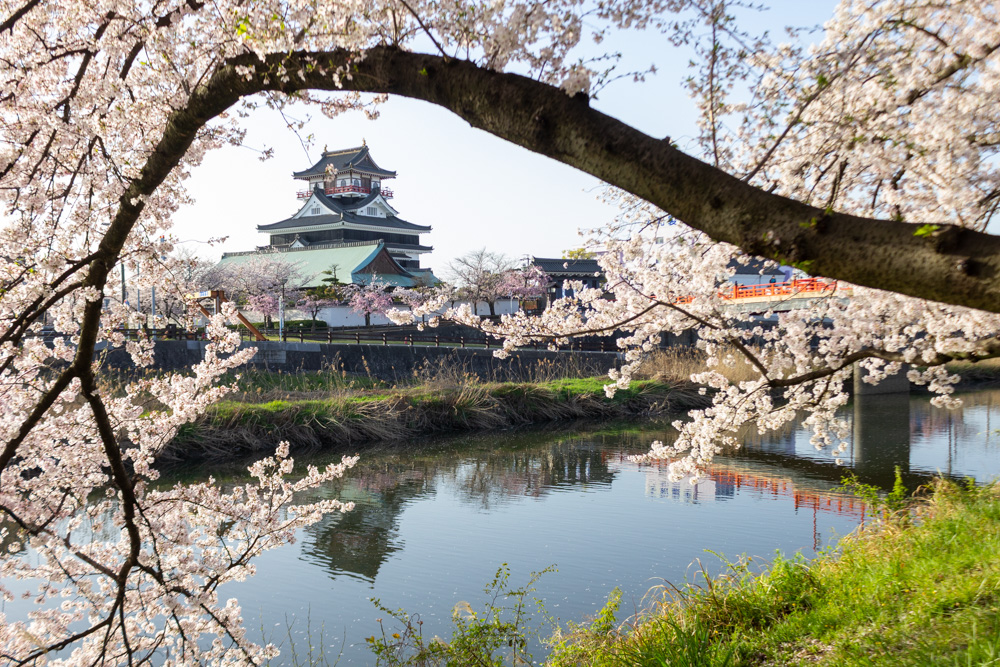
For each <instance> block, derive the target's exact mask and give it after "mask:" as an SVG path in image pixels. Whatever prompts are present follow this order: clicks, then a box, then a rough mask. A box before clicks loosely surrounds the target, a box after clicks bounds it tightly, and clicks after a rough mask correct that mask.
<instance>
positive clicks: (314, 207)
mask: <svg viewBox="0 0 1000 667" xmlns="http://www.w3.org/2000/svg"><path fill="white" fill-rule="evenodd" d="M310 213H311V214H312V215H319V206H313V207H312V211H310Z"/></svg>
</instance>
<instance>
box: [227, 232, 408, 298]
mask: <svg viewBox="0 0 1000 667" xmlns="http://www.w3.org/2000/svg"><path fill="white" fill-rule="evenodd" d="M255 257H267V258H268V259H276V260H278V261H281V262H287V263H289V264H294V265H295V267H296V269H298V272H299V274H300V275H301V276H303V278H304V284H303V285H302V286H303V287H317V286H319V285H323V284H324V283H323V278H326V277H327V276H326V275H324V274H323V272H324V271H328V270H330V268H331V267H333V266H336V267H337V277H338V278H339V279H340V282H342V283H354V284H356V285H360V284H366V283H369V282H371V281H372V277H373V276H377V277H378V280H380V281H381V282H383V283H386V284H387V285H395V286H399V287H413V286H414V285H417V284H418V283H419V282H421V278H418V277H417V276H414V275H413V274H412V273H410V272H409V271H407V270H406V269H404V268H403V267H401V266H400V265H399V264H398V263H396V260H395V259H393V258H392V256H391V255H390V254H389V252H388V250H387V249H386V246H385V243H383V242H382V241H359V242H353V243H340V244H323V245H320V246H308V247H305V248H286V249H277V248H273V249H270V250H266V251H256V252H254V251H251V252H233V253H225V254H224V255H223V256H222V260H221V262H220V264H244V263H247V262H250V261H252V260H253V259H254V258H255Z"/></svg>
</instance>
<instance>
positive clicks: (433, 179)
mask: <svg viewBox="0 0 1000 667" xmlns="http://www.w3.org/2000/svg"><path fill="white" fill-rule="evenodd" d="M833 4H834V3H833V2H832V0H810V1H809V2H801V1H794V0H778V1H777V2H775V3H773V4H772V7H773V9H772V10H771V11H770V12H769V13H768V14H766V15H764V16H761V17H759V18H754V19H753V22H754V25H752V26H750V27H754V28H756V27H760V26H767V27H770V28H772V31H774V30H776V29H780V27H781V26H784V25H788V24H791V25H813V24H817V23H820V22H822V21H823V20H824V19H825V18H827V17H828V16H829V15H830V12H831V11H832V7H833ZM602 46H603V48H604V49H606V50H608V51H620V52H621V53H622V54H623V60H622V64H621V66H620V69H621V71H630V70H636V69H645V68H647V67H648V66H649V65H650V64H653V63H655V64H656V67H657V69H658V73H657V74H655V75H653V76H651V77H649V78H647V80H646V81H645V82H643V83H635V82H633V81H631V79H627V80H621V81H617V82H614V83H612V84H611V85H610V86H609V87H608V88H606V89H604V90H603V91H601V93H600V94H599V97H598V99H597V100H595V101H593V102H592V106H593V107H595V108H597V109H599V110H601V111H603V112H604V113H607V114H609V115H611V116H614V117H616V118H618V119H620V120H622V121H624V122H626V123H629V124H630V125H632V126H634V127H636V128H638V129H640V130H642V131H643V132H646V133H647V134H650V135H651V136H658V137H663V136H670V137H671V138H672V139H673V140H674V141H677V142H678V143H679V144H680V145H681V147H682V148H683V147H685V144H686V143H688V142H689V141H690V140H691V138H692V137H693V135H694V134H695V121H696V110H695V108H694V105H693V103H692V101H691V100H690V99H689V98H688V97H687V94H686V92H685V90H684V88H683V85H682V81H683V79H684V77H685V76H686V75H687V74H688V72H689V70H688V67H687V63H688V61H689V59H690V57H691V55H690V53H688V52H686V51H683V50H678V49H675V48H673V47H671V46H670V45H669V44H668V43H667V42H666V40H665V39H664V38H663V37H661V36H659V35H656V34H652V33H636V32H634V31H630V32H624V31H623V32H619V33H617V34H614V35H611V36H610V38H609V39H607V40H605V42H604V44H603V45H602ZM295 113H297V114H298V115H300V116H302V117H305V116H307V115H308V116H310V117H311V118H312V120H311V121H310V122H309V124H308V125H307V128H306V131H305V132H306V133H311V134H313V135H315V137H316V141H315V143H314V145H313V147H312V148H311V149H310V151H309V153H308V154H307V153H306V152H305V151H304V150H303V148H302V146H301V145H300V142H299V140H298V138H297V137H296V136H295V135H294V134H293V133H292V132H291V131H290V130H288V129H287V128H286V127H285V125H284V122H283V121H282V119H281V117H280V115H279V114H277V113H276V112H274V111H267V110H261V111H258V112H256V113H255V114H254V115H253V116H251V118H249V119H248V123H247V125H246V127H247V130H248V132H247V136H246V141H245V143H246V144H247V145H248V146H252V147H262V146H267V147H271V148H273V149H274V157H273V158H272V159H270V160H267V161H265V162H261V161H260V160H258V159H257V154H256V153H255V152H254V151H253V150H250V149H248V148H235V147H233V148H225V149H221V150H218V151H215V152H213V153H210V154H209V155H208V156H207V157H206V158H205V160H204V162H203V164H202V165H201V166H199V167H198V168H197V169H195V170H194V171H193V173H192V176H191V178H190V179H189V181H188V188H189V191H190V193H191V194H192V195H193V197H194V198H195V203H194V204H193V205H191V206H188V207H185V208H183V209H181V210H180V211H179V212H178V214H177V215H176V216H175V227H174V234H175V236H176V237H177V238H178V239H180V240H181V241H188V240H191V241H204V240H207V239H208V238H212V237H220V236H226V237H228V238H227V240H226V242H225V243H224V244H221V245H215V246H212V247H209V246H206V245H198V244H194V243H189V244H186V245H189V246H190V247H192V248H193V249H196V250H197V252H198V254H199V255H202V256H204V257H206V258H213V259H214V258H217V257H218V256H219V255H221V253H222V252H223V251H238V250H251V249H253V248H254V247H255V246H257V245H264V244H266V243H267V237H266V236H265V235H263V234H258V233H257V231H256V227H257V225H260V224H268V223H271V222H276V221H278V220H281V219H284V218H287V217H289V216H290V215H292V214H293V213H294V212H295V211H297V210H298V207H299V200H297V199H296V196H295V193H296V192H297V191H298V190H301V189H303V183H302V182H301V181H296V180H294V179H293V178H292V177H291V174H292V172H293V171H297V170H301V169H305V168H306V167H308V166H311V165H312V164H313V163H314V162H315V161H316V160H317V159H318V158H319V156H320V153H321V151H322V150H323V148H324V146H326V147H328V148H330V149H335V148H348V147H351V146H358V145H360V144H361V142H362V140H363V139H364V140H365V141H367V143H368V146H369V148H370V149H371V154H372V156H373V157H374V158H375V160H376V161H377V162H378V163H379V165H380V166H382V167H384V168H387V169H394V170H396V172H397V173H398V176H397V178H396V179H394V180H392V181H389V182H388V183H387V187H389V188H391V189H393V190H394V192H395V197H394V198H393V199H392V200H391V203H392V205H393V206H394V207H395V208H396V209H397V210H398V211H399V212H400V217H401V218H402V219H404V220H407V221H409V222H413V223H417V224H421V225H431V226H432V227H433V229H432V231H431V232H430V233H428V234H425V235H423V236H422V242H423V243H424V244H426V245H431V246H433V247H434V252H433V253H430V254H428V255H424V256H423V258H422V259H423V261H422V265H423V266H429V267H431V268H433V269H434V270H435V272H436V274H437V275H438V276H439V277H446V276H447V270H446V266H447V264H448V262H449V261H450V260H451V259H452V258H454V257H457V256H459V255H462V254H464V253H467V252H469V251H472V250H477V249H479V248H482V247H486V248H488V249H489V250H492V251H499V252H503V253H505V254H507V255H509V256H511V257H515V258H517V257H522V256H524V255H535V256H539V257H552V256H554V257H558V256H560V254H561V253H562V252H563V251H564V250H567V249H570V248H574V247H578V246H579V245H580V238H579V236H578V230H579V229H590V228H594V227H599V226H602V225H604V224H606V223H607V222H608V221H610V219H611V218H612V217H613V216H614V214H615V211H614V209H613V208H611V207H609V206H607V205H604V204H602V203H601V202H599V201H598V196H599V194H600V191H601V187H602V186H601V183H600V182H599V181H598V180H597V179H595V178H594V177H592V176H590V175H588V174H584V173H582V172H579V171H577V170H575V169H573V168H571V167H567V166H565V165H563V164H561V163H558V162H556V161H554V160H550V159H548V158H546V157H543V156H540V155H536V154H534V153H531V152H530V151H527V150H525V149H522V148H520V147H518V146H514V145H513V144H510V143H507V142H506V141H503V140H501V139H498V138H496V137H494V136H492V135H490V134H487V133H485V132H482V131H480V130H476V129H473V128H471V127H470V126H469V125H468V124H467V123H465V122H464V121H462V120H461V119H459V118H458V117H457V116H454V115H453V114H451V113H450V112H449V111H446V110H444V109H442V108H440V107H436V106H434V105H431V104H428V103H425V102H418V101H414V100H409V99H405V98H400V97H395V98H391V99H390V100H389V101H388V102H387V103H386V104H384V105H383V106H382V107H381V117H380V118H379V119H378V120H375V121H369V120H367V119H366V118H365V117H364V115H363V114H360V113H352V114H346V115H343V116H340V117H338V118H335V119H328V118H325V117H323V116H322V115H321V114H320V113H319V112H318V110H315V109H299V110H297V111H293V114H295Z"/></svg>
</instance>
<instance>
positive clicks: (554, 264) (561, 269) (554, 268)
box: [531, 257, 604, 276]
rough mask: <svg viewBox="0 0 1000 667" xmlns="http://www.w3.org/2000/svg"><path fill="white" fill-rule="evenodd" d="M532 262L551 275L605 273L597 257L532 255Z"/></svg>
mask: <svg viewBox="0 0 1000 667" xmlns="http://www.w3.org/2000/svg"><path fill="white" fill-rule="evenodd" d="M531 263H532V264H534V265H535V266H537V267H539V268H540V269H542V271H545V273H547V274H549V275H550V276H565V275H573V276H593V275H594V274H595V273H604V270H603V269H602V268H601V265H600V264H598V263H597V260H596V259H557V258H554V257H532V258H531Z"/></svg>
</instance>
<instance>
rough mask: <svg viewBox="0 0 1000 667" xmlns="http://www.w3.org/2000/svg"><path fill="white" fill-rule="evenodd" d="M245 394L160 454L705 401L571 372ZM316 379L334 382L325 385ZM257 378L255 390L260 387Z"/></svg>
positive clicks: (349, 444)
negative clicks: (518, 379) (511, 379)
mask: <svg viewBox="0 0 1000 667" xmlns="http://www.w3.org/2000/svg"><path fill="white" fill-rule="evenodd" d="M244 381H245V382H246V386H245V387H244V391H243V392H241V393H239V394H237V398H239V399H240V400H233V401H225V402H221V403H218V404H216V405H215V406H213V407H212V408H211V409H210V410H209V411H208V412H207V413H206V414H205V415H203V416H202V417H201V418H200V419H198V420H197V421H195V422H194V423H192V424H189V425H187V426H186V427H184V428H183V430H182V431H181V432H180V433H179V434H178V436H177V437H176V438H175V439H174V441H173V442H172V443H171V444H170V445H169V447H168V448H167V450H166V451H165V452H163V454H162V457H161V460H164V461H169V460H170V459H175V460H181V459H183V460H186V461H190V460H198V459H210V460H211V459H216V460H218V459H229V458H232V457H233V456H241V455H246V454H253V453H257V452H260V451H265V450H269V449H273V447H274V444H275V443H276V442H278V441H280V440H288V441H290V442H294V443H295V444H296V446H297V447H300V448H309V447H314V448H319V447H336V448H353V447H355V446H356V445H357V444H359V443H363V442H372V441H386V440H402V439H406V438H411V437H415V436H420V435H426V434H429V433H434V432H441V431H453V430H473V429H497V428H506V427H511V426H519V425H524V424H531V423H540V422H550V421H555V420H560V419H580V418H614V417H625V416H633V415H654V414H660V413H663V412H667V411H675V410H684V409H689V408H692V407H695V406H702V405H705V403H706V399H705V397H704V396H701V395H700V394H699V393H698V392H697V390H696V389H694V388H693V387H691V386H690V385H683V384H678V383H672V382H665V381H661V380H643V381H637V382H633V383H632V386H631V387H629V388H628V389H625V390H621V391H619V392H618V393H617V394H616V395H615V396H614V398H607V396H605V394H604V384H606V383H607V379H606V378H567V379H557V380H548V381H540V382H522V383H491V382H475V381H465V382H463V383H460V384H454V385H451V386H443V385H441V384H435V383H425V384H417V385H413V386H405V387H386V386H382V385H379V384H378V383H373V382H371V381H359V380H357V379H352V380H344V382H346V383H347V384H336V386H334V384H331V383H340V382H341V381H339V380H335V379H334V378H333V377H332V376H331V374H327V375H325V376H321V375H313V376H304V375H303V376H300V377H297V378H294V379H293V380H291V382H294V383H296V386H297V388H295V389H292V388H289V387H287V381H286V389H285V391H284V398H277V399H272V400H257V401H255V400H253V398H254V397H255V396H257V395H259V396H261V397H264V398H271V397H272V396H274V395H275V393H279V394H280V393H282V392H281V390H276V389H274V388H269V389H266V390H265V389H264V388H263V387H264V386H265V384H264V383H265V381H268V382H281V381H280V380H279V379H275V378H260V377H258V378H250V379H249V380H244ZM317 383H328V384H329V386H324V387H323V388H317V387H316V386H315V385H316V384H317ZM254 385H256V390H254V389H253V387H254Z"/></svg>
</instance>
